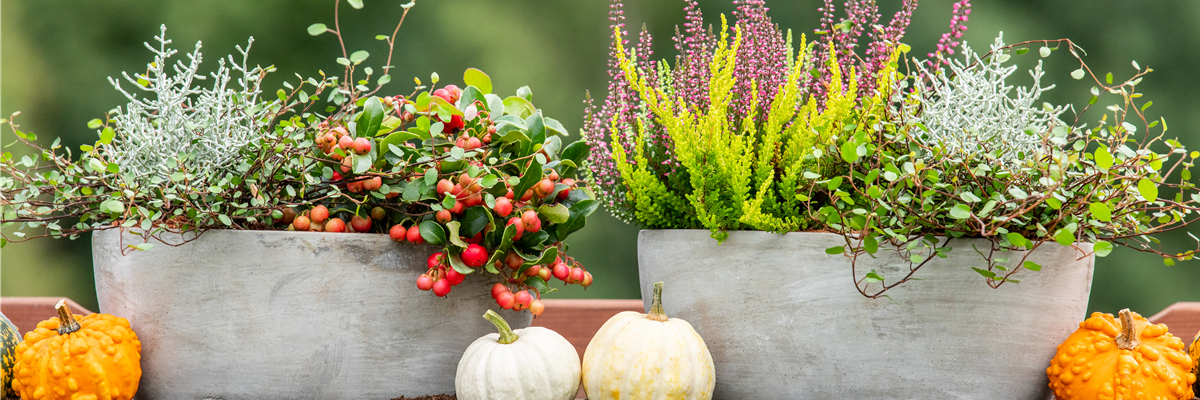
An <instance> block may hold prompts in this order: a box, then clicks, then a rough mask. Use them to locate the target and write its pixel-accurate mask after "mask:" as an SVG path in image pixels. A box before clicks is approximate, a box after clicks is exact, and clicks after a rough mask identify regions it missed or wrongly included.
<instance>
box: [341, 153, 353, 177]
mask: <svg viewBox="0 0 1200 400" xmlns="http://www.w3.org/2000/svg"><path fill="white" fill-rule="evenodd" d="M352 170H354V159H353V158H350V157H346V158H343V159H342V173H343V174H348V173H350V171H352Z"/></svg>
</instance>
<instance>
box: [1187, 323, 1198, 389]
mask: <svg viewBox="0 0 1200 400" xmlns="http://www.w3.org/2000/svg"><path fill="white" fill-rule="evenodd" d="M1188 356H1189V357H1188V358H1190V359H1192V375H1196V382H1195V383H1193V384H1192V391H1193V392H1195V393H1200V332H1197V333H1196V338H1195V339H1192V344H1191V345H1190V346H1188Z"/></svg>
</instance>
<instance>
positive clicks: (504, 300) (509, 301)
mask: <svg viewBox="0 0 1200 400" xmlns="http://www.w3.org/2000/svg"><path fill="white" fill-rule="evenodd" d="M496 305H498V306H500V308H503V309H505V310H511V309H512V308H513V294H512V292H508V291H505V292H501V293H500V294H499V295H497V296H496Z"/></svg>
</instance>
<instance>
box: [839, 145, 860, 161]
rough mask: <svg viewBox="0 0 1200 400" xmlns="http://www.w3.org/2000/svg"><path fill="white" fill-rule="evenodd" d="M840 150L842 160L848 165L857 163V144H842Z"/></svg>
mask: <svg viewBox="0 0 1200 400" xmlns="http://www.w3.org/2000/svg"><path fill="white" fill-rule="evenodd" d="M839 150H841V155H842V159H843V160H846V162H848V163H853V162H855V161H858V144H857V143H855V142H853V141H847V142H846V143H842V147H841V148H840V149H839Z"/></svg>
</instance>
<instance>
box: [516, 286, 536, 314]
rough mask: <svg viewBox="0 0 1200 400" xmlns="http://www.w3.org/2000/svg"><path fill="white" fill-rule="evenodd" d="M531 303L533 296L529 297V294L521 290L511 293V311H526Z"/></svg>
mask: <svg viewBox="0 0 1200 400" xmlns="http://www.w3.org/2000/svg"><path fill="white" fill-rule="evenodd" d="M531 303H533V296H530V295H529V292H526V291H524V290H522V291H519V292H516V293H513V310H516V311H521V310H524V309H527V308H529V305H530V304H531Z"/></svg>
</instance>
